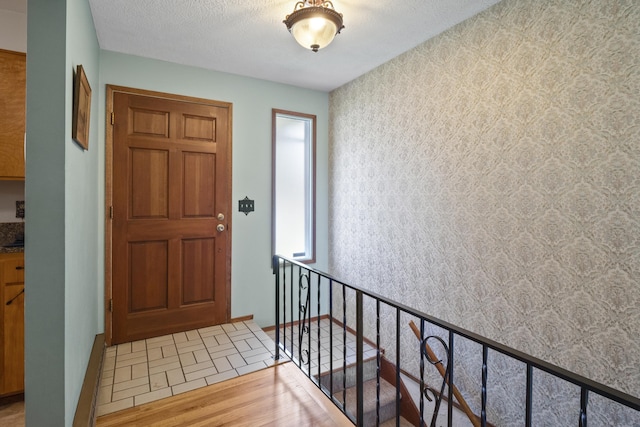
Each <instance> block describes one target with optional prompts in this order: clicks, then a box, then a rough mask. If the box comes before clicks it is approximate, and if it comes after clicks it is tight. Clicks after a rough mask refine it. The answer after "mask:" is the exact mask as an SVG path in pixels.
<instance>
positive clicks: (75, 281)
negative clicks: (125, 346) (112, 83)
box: [25, 0, 103, 426]
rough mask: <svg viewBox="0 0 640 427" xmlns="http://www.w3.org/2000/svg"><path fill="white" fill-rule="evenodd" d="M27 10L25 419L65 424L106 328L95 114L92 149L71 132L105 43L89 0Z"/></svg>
mask: <svg viewBox="0 0 640 427" xmlns="http://www.w3.org/2000/svg"><path fill="white" fill-rule="evenodd" d="M28 8H29V13H28V18H27V19H28V30H27V31H28V32H27V50H28V52H29V55H28V56H27V94H28V95H27V172H26V173H27V177H26V185H25V187H26V204H27V205H28V206H29V209H27V218H26V222H27V226H26V227H27V231H26V233H25V234H26V239H27V240H26V246H25V258H26V265H27V266H28V267H27V269H26V287H27V292H26V303H25V304H26V313H25V334H26V338H25V350H26V356H25V358H26V360H25V364H26V384H25V389H26V393H25V399H26V421H27V425H29V426H63V425H71V423H72V421H73V416H74V414H75V409H76V405H77V401H78V396H79V394H80V389H81V387H82V381H83V379H84V374H85V371H86V366H87V362H88V359H89V354H90V351H91V346H92V343H93V340H94V337H95V335H96V334H97V333H99V332H101V330H102V323H101V322H100V319H99V318H98V316H97V314H96V313H97V311H98V310H97V307H98V306H99V305H100V304H101V294H100V295H99V294H98V290H99V289H101V288H102V285H101V282H102V277H103V275H102V273H100V274H99V273H98V265H99V263H98V257H99V256H101V254H100V253H99V252H100V249H99V248H98V244H99V242H100V238H99V237H98V236H99V234H100V227H99V224H100V221H101V220H100V219H99V217H98V206H97V193H98V191H97V190H98V188H97V187H98V185H99V181H100V179H99V177H98V175H97V173H96V170H97V163H98V159H99V158H100V157H101V156H102V154H101V153H102V152H101V150H100V146H99V144H97V138H96V136H97V133H98V132H97V117H98V116H97V115H92V120H91V125H90V130H91V134H90V142H89V147H90V150H89V151H86V152H85V151H84V150H82V149H81V148H80V147H79V146H78V145H77V144H76V143H75V142H74V141H73V140H72V139H71V122H72V108H73V74H74V71H75V69H76V65H78V64H82V65H83V67H84V68H85V71H86V73H87V76H88V79H89V82H90V83H92V84H93V85H95V86H97V83H98V72H99V67H98V63H99V48H98V43H97V39H96V35H95V29H94V27H93V19H92V18H91V12H90V9H89V4H88V2H87V1H86V0H66V1H65V0H56V1H50V0H29V4H28ZM97 110H98V106H97V96H96V97H94V98H93V100H92V111H93V112H94V114H96V112H97Z"/></svg>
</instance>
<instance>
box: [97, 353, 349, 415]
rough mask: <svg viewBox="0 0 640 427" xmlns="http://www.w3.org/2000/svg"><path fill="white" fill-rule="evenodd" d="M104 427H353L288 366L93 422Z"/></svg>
mask: <svg viewBox="0 0 640 427" xmlns="http://www.w3.org/2000/svg"><path fill="white" fill-rule="evenodd" d="M97 425H98V426H99V427H109V426H140V427H142V426H157V427H168V426H285V427H286V426H296V427H298V426H302V425H304V426H338V427H340V426H353V424H352V423H351V421H349V419H348V418H347V417H345V416H344V415H343V414H342V413H341V412H340V411H339V410H338V408H336V407H335V406H334V405H333V403H331V401H330V400H329V399H328V398H327V397H326V396H325V395H324V394H322V392H321V391H320V390H318V389H317V387H316V386H315V385H314V384H313V383H312V382H311V381H310V380H309V379H308V378H306V376H305V375H304V374H302V372H300V371H299V370H298V368H297V367H296V366H294V365H293V364H292V363H283V364H280V365H275V366H273V367H270V368H266V369H263V370H260V371H257V372H253V373H250V374H246V375H242V376H240V377H236V378H233V379H231V380H228V381H224V382H221V383H218V384H214V385H212V386H208V387H204V388H200V389H198V390H194V391H191V392H187V393H183V394H180V395H177V396H173V397H169V398H166V399H163V400H159V401H156V402H152V403H149V404H145V405H142V406H136V407H134V408H131V409H126V410H124V411H120V412H116V413H113V414H108V415H105V416H102V417H99V418H98V420H97Z"/></svg>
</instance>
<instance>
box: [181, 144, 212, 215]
mask: <svg viewBox="0 0 640 427" xmlns="http://www.w3.org/2000/svg"><path fill="white" fill-rule="evenodd" d="M183 171H184V172H183V174H184V179H183V182H182V186H183V188H182V194H183V199H184V207H183V209H184V211H183V216H184V217H213V216H214V215H215V206H214V202H215V191H216V189H215V176H216V158H215V154H209V153H183Z"/></svg>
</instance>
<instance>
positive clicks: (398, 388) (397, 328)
mask: <svg viewBox="0 0 640 427" xmlns="http://www.w3.org/2000/svg"><path fill="white" fill-rule="evenodd" d="M396 427H400V309H399V308H396Z"/></svg>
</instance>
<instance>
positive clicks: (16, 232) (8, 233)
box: [0, 222, 24, 254]
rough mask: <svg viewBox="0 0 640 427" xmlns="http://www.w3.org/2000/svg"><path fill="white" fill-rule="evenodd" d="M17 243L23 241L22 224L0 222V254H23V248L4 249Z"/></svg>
mask: <svg viewBox="0 0 640 427" xmlns="http://www.w3.org/2000/svg"><path fill="white" fill-rule="evenodd" d="M19 241H24V222H0V254H15V253H20V252H24V246H13V247H8V248H5V247H4V245H11V244H13V243H16V242H19Z"/></svg>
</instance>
